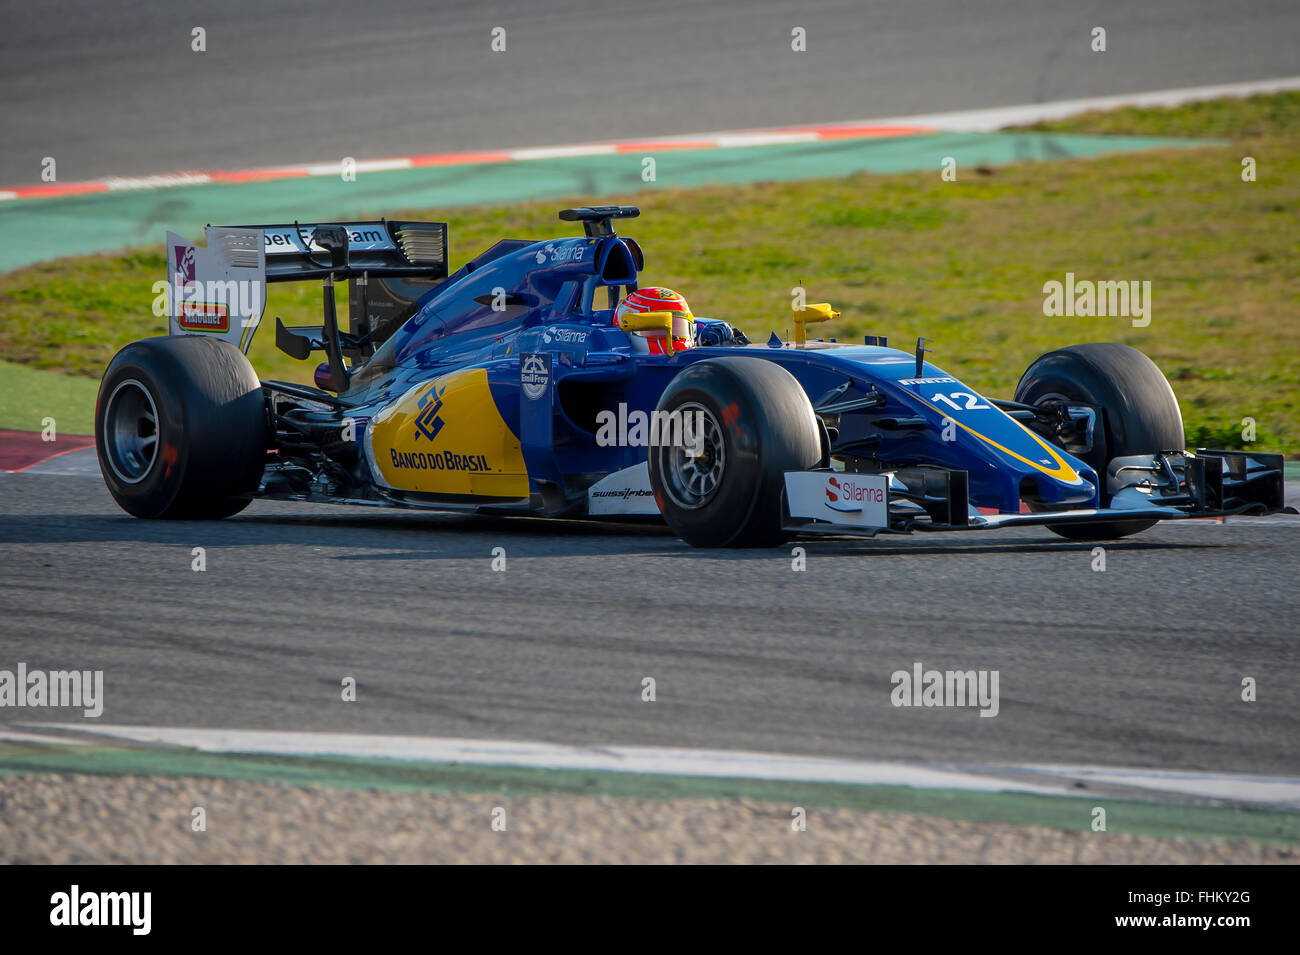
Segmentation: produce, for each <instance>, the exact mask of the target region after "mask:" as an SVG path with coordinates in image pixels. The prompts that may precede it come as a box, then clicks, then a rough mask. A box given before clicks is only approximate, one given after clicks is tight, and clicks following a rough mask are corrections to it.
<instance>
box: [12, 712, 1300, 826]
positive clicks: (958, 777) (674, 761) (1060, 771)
mask: <svg viewBox="0 0 1300 955" xmlns="http://www.w3.org/2000/svg"><path fill="white" fill-rule="evenodd" d="M20 725H22V726H23V727H24V729H25V730H41V729H44V730H46V731H48V730H51V729H54V730H66V731H68V732H70V733H75V734H78V736H79V737H80V738H70V739H69V740H67V742H85V739H84V737H85V736H86V735H90V736H97V737H108V738H111V739H119V740H129V741H131V742H136V743H155V744H163V745H168V746H180V747H192V748H194V749H197V750H201V751H203V752H209V753H257V754H267V755H279V756H347V757H359V758H381V759H398V760H419V761H423V762H433V763H462V764H470V765H478V766H523V767H532V768H538V769H561V770H604V771H613V772H628V773H650V774H657V775H671V776H691V777H720V778H726V779H765V780H783V781H797V782H812V783H841V784H851V785H867V786H907V787H911V788H916V789H957V790H964V791H967V792H985V793H994V792H1020V793H1036V794H1040V795H1053V796H1088V797H1089V798H1097V796H1098V793H1096V792H1091V793H1081V792H1079V790H1078V789H1077V787H1075V785H1074V783H1075V781H1076V780H1084V781H1090V782H1093V783H1094V784H1095V783H1106V784H1110V785H1115V786H1124V787H1131V788H1138V789H1145V790H1148V791H1151V792H1163V793H1180V794H1183V795H1191V796H1198V797H1202V798H1207V799H1231V800H1237V801H1242V802H1254V803H1265V804H1270V805H1285V806H1288V807H1293V808H1298V809H1300V779H1293V778H1287V777H1271V776H1243V775H1237V774H1227V773H1188V772H1166V771H1162V770H1142V769H1120V768H1107V767H1081V768H1071V767H1067V766H976V767H969V766H913V765H906V764H902V763H883V762H868V761H858V760H847V759H829V758H824V757H809V756H791V755H783V754H775V753H754V752H744V751H729V750H707V749H683V748H672V747H650V746H600V747H585V746H564V745H559V744H554V743H529V742H502V741H496V740H477V739H443V738H432V737H416V736H379V735H365V734H353V733H303V732H279V731H275V730H212V729H181V728H172V727H149V726H106V725H99V724H94V725H91V724H89V723H84V722H83V723H37V724H20ZM6 732H7V731H6V730H5V729H3V728H0V738H5V735H6ZM1008 776H1010V777H1018V778H1007V777H1008Z"/></svg>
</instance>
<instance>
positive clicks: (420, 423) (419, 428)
mask: <svg viewBox="0 0 1300 955" xmlns="http://www.w3.org/2000/svg"><path fill="white" fill-rule="evenodd" d="M446 391H447V386H446V385H443V386H442V387H441V388H438V387H437V386H436V385H435V386H434V387H433V388H430V389H429V390H428V391H426V392H425V393H424V396H423V397H422V398H421V399H420V408H421V411H420V413H419V415H417V416H416V419H415V440H416V441H419V440H420V435H424V436H425V437H426V438H428V439H429V440H430V441H432V440H433V439H434V438H436V437H437V436H438V432H439V431H441V430H442V429H443V426H444V425H445V424H446V423H447V422H445V421H443V420H442V418H440V417H439V412H441V411H442V396H443V394H444V393H445V392H446ZM435 392H437V393H436V394H435ZM430 398H433V399H435V400H434V401H433V403H432V404H430V403H429V399H430Z"/></svg>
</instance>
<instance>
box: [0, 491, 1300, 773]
mask: <svg viewBox="0 0 1300 955" xmlns="http://www.w3.org/2000/svg"><path fill="white" fill-rule="evenodd" d="M1297 523H1300V519H1297ZM1297 523H1293V524H1291V525H1290V526H1287V525H1286V524H1285V523H1284V522H1283V521H1280V520H1274V521H1270V522H1267V523H1261V524H1254V525H1251V524H1247V523H1244V522H1242V523H1233V522H1230V523H1228V524H1227V525H1226V526H1225V525H1220V524H1217V523H1214V522H1195V523H1194V524H1193V523H1192V522H1185V523H1183V524H1180V525H1171V524H1164V525H1160V526H1158V527H1157V528H1155V529H1153V530H1151V531H1148V532H1146V533H1145V534H1143V535H1141V536H1139V537H1136V538H1132V539H1130V540H1128V541H1125V542H1118V543H1113V544H1110V545H1108V546H1107V549H1106V558H1107V567H1106V570H1105V571H1104V572H1097V571H1094V570H1093V569H1092V565H1093V555H1092V551H1091V546H1090V545H1081V544H1075V543H1071V542H1066V541H1062V540H1060V539H1058V538H1055V537H1053V536H1052V535H1050V534H1049V533H1048V532H1047V531H1045V530H1041V529H1021V530H1016V531H990V532H978V533H967V534H965V535H962V536H957V535H942V536H939V535H936V536H927V537H921V536H917V537H910V538H901V537H900V538H888V539H880V540H877V541H846V540H811V541H807V542H805V543H804V545H803V546H805V548H806V550H807V561H808V565H807V570H806V572H803V573H795V572H793V571H792V570H791V558H790V554H789V551H788V550H782V549H776V550H763V551H743V552H707V551H698V550H693V549H691V548H690V547H688V546H686V545H685V544H683V543H682V542H680V541H678V540H676V539H675V538H673V537H671V536H670V535H669V534H668V533H667V532H666V531H665V530H662V529H660V528H656V527H651V526H619V525H602V524H594V523H583V522H552V521H544V520H538V519H501V518H484V517H463V516H451V515H428V514H417V513H413V512H400V511H389V510H378V509H362V508H339V507H329V506H323V505H300V504H289V503H271V502H255V503H254V504H253V505H252V506H251V507H250V508H249V509H248V510H247V511H245V512H244V513H243V514H242V515H240V516H239V517H237V518H234V519H231V520H228V521H224V522H218V523H206V524H205V523H170V522H144V521H138V520H135V519H133V518H130V517H127V516H126V515H124V514H123V513H122V512H120V511H119V510H118V509H117V508H116V506H115V505H114V504H113V502H112V500H111V499H110V498H109V496H108V493H107V491H106V490H105V488H104V486H103V484H102V482H101V481H100V480H99V479H98V478H97V477H63V476H52V475H45V474H32V473H27V474H21V473H20V474H0V632H3V639H2V640H0V646H2V647H3V660H2V661H0V665H3V666H5V667H13V666H14V665H16V663H17V662H18V661H22V662H25V663H26V664H27V665H28V667H29V668H41V669H65V668H77V669H102V670H104V671H105V673H104V681H105V697H106V703H105V709H104V714H103V716H102V717H101V719H102V721H103V722H105V723H114V724H150V725H161V726H192V727H211V728H248V729H252V728H256V729H272V730H274V729H281V730H298V731H332V732H365V733H397V734H414V735H421V736H440V737H469V738H484V739H495V740H510V739H519V740H534V741H549V742H557V743H566V744H577V745H591V746H595V747H599V746H601V745H607V744H644V745H664V746H693V747H709V748H719V749H745V750H758V751H769V752H787V753H797V754H801V755H828V756H837V757H847V758H863V759H887V760H904V761H910V762H922V763H936V762H951V763H958V764H963V765H972V764H985V765H1007V764H1023V763H1056V764H1070V765H1086V764H1095V765H1111V766H1132V767H1154V768H1162V769H1200V770H1209V771H1216V772H1241V773H1260V774H1272V775H1297V774H1300V753H1298V752H1297V747H1296V740H1297V739H1300V693H1297V692H1296V691H1297V687H1298V686H1300V653H1297V651H1296V639H1297V630H1298V629H1300V628H1298V627H1297V624H1298V623H1300V619H1298V618H1300V612H1298V610H1297V606H1298V603H1297V597H1296V591H1295V581H1296V579H1297V576H1300V548H1297V546H1296V541H1297V537H1296V534H1297V532H1300V526H1297ZM194 547H204V548H205V550H206V562H207V569H206V571H204V572H196V571H194V570H192V569H191V562H192V560H193V558H192V556H191V549H192V548H194ZM496 547H504V548H505V551H506V561H507V563H506V569H505V571H504V572H494V571H493V570H492V565H491V555H492V550H493V548H496ZM917 661H920V662H921V663H923V664H924V665H925V667H926V668H936V669H969V668H975V669H996V670H998V671H999V674H1000V696H1001V702H1000V712H999V714H998V715H997V716H996V717H995V718H982V717H980V716H979V715H978V714H977V712H976V711H975V710H973V709H956V708H949V709H941V708H931V709H925V708H917V707H894V706H893V705H892V704H891V702H890V690H891V682H890V676H891V674H892V673H893V672H894V671H895V670H898V669H910V668H911V667H912V665H913V663H915V662H917ZM346 676H352V677H354V678H355V679H356V680H357V688H358V701H357V702H356V703H344V702H342V701H341V699H340V689H339V688H340V681H341V680H342V679H343V678H344V677H346ZM1244 676H1251V677H1254V678H1255V679H1256V680H1257V681H1258V701H1257V702H1255V703H1244V702H1242V701H1241V700H1240V684H1241V680H1242V678H1243V677H1244ZM645 677H652V678H654V680H655V681H656V691H657V700H656V701H655V702H653V703H647V702H643V701H642V699H641V691H642V680H643V679H644V678H645ZM5 720H6V722H8V723H10V724H15V723H18V722H21V721H24V720H32V721H54V722H57V721H71V720H80V714H79V712H70V711H68V710H58V709H45V710H8V711H7V712H6V714H5Z"/></svg>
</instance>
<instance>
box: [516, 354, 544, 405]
mask: <svg viewBox="0 0 1300 955" xmlns="http://www.w3.org/2000/svg"><path fill="white" fill-rule="evenodd" d="M550 382H551V371H550V369H549V368H548V367H547V364H546V356H545V355H539V354H537V353H535V352H533V353H530V354H527V355H524V356H523V365H522V367H521V368H520V369H519V385H520V387H521V388H523V389H524V394H525V395H527V396H528V398H529V399H530V400H531V401H536V400H537V399H538V398H540V397H542V395H544V394H546V387H547V385H549V384H550Z"/></svg>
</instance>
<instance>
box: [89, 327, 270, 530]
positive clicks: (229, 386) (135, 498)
mask: <svg viewBox="0 0 1300 955" xmlns="http://www.w3.org/2000/svg"><path fill="white" fill-rule="evenodd" d="M95 445H96V448H97V449H98V452H99V468H100V471H102V472H103V475H104V483H105V484H106V485H108V490H109V493H111V494H112V495H113V499H114V500H115V501H117V503H118V505H119V506H120V507H121V508H122V509H123V510H124V511H126V512H127V513H128V514H133V515H135V516H136V517H145V518H175V519H188V520H215V519H218V518H223V517H229V516H230V515H232V514H236V513H238V512H239V511H242V510H243V509H244V508H245V507H247V506H248V504H249V499H248V498H247V497H243V496H241V495H246V494H250V493H251V492H253V491H256V490H257V486H258V483H259V482H260V480H261V477H262V468H263V465H264V463H265V459H266V449H267V423H266V411H265V405H264V402H263V400H262V386H261V382H259V381H258V378H257V375H256V374H255V373H254V371H253V366H252V365H250V364H249V363H248V359H247V358H245V357H244V355H243V353H242V352H240V351H239V349H237V348H235V347H234V346H233V345H231V344H230V343H228V342H224V341H220V340H218V339H212V338H201V337H199V336H197V335H181V336H176V337H164V338H146V339H143V340H142V341H138V342H133V343H131V344H130V345H127V346H126V347H125V348H123V349H122V350H121V351H120V352H118V353H117V355H116V356H115V357H114V358H113V360H112V361H111V362H110V363H109V365H108V369H107V370H106V371H105V372H104V378H103V381H102V382H101V383H100V386H99V398H98V400H97V401H96V403H95Z"/></svg>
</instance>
